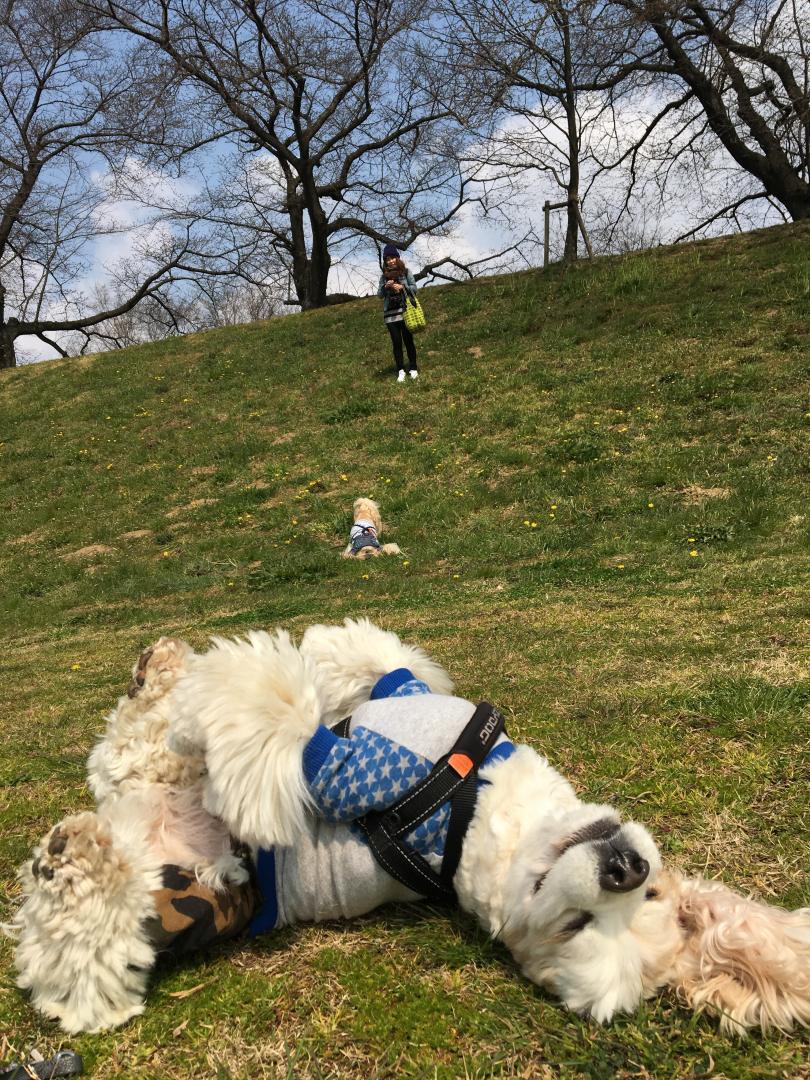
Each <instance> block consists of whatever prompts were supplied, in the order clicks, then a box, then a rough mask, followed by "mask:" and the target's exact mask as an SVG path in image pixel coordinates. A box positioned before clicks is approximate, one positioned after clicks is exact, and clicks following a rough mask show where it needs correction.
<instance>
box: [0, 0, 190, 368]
mask: <svg viewBox="0 0 810 1080" xmlns="http://www.w3.org/2000/svg"><path fill="white" fill-rule="evenodd" d="M172 78H173V76H172V74H171V72H168V71H167V70H163V69H161V68H159V67H158V66H157V65H156V64H155V63H154V62H153V61H152V60H151V59H150V58H148V57H145V56H143V55H138V54H137V53H135V52H126V51H125V50H124V49H122V48H121V46H120V44H117V43H114V42H113V41H112V40H111V37H110V32H109V29H108V27H107V26H106V25H105V24H104V23H103V22H100V21H99V20H98V18H97V17H94V16H91V15H89V14H88V13H87V11H86V10H83V9H81V8H80V7H79V6H78V5H77V4H76V3H74V2H73V0H14V2H13V3H11V2H9V3H7V4H6V7H5V11H4V13H3V17H2V20H1V21H0V367H13V366H14V365H15V363H16V353H15V341H17V339H19V338H20V337H25V336H29V335H33V336H36V337H38V338H39V339H41V340H42V341H43V342H45V343H46V344H48V345H49V346H51V347H52V348H53V349H55V350H56V351H57V352H59V353H61V354H63V355H65V354H67V349H66V347H65V345H64V344H63V343H62V341H63V338H62V335H64V334H67V333H71V332H72V333H75V334H77V335H79V336H80V338H81V340H82V342H83V343H84V344H85V345H86V344H87V343H88V342H89V340H90V338H91V336H92V335H93V334H94V332H95V331H96V329H97V328H99V327H101V325H102V324H103V323H104V322H105V321H108V320H109V319H111V318H115V317H118V316H121V315H123V314H124V313H125V312H128V311H130V310H131V309H132V308H134V307H135V306H136V305H137V304H138V303H140V302H142V301H143V300H145V299H146V298H149V297H152V298H154V299H155V302H157V300H158V298H159V297H160V296H161V295H162V294H163V293H164V291H165V290H166V289H167V287H168V286H169V285H170V284H171V283H173V282H175V283H176V282H179V281H183V280H186V279H188V278H189V276H190V275H191V274H192V273H193V272H194V271H195V270H197V269H199V268H200V266H202V265H203V264H204V262H205V260H206V259H208V258H209V257H210V255H211V246H210V242H209V241H208V240H206V238H205V236H203V234H202V233H201V232H200V228H199V227H198V226H197V225H196V224H195V222H194V221H193V220H192V219H191V218H190V217H187V218H186V220H184V221H182V222H180V224H179V227H178V228H176V229H174V230H173V231H170V230H169V229H168V227H167V225H166V223H165V222H164V223H161V222H160V221H159V220H158V219H157V218H156V217H155V215H151V216H150V217H149V218H148V220H147V221H145V222H144V221H142V222H141V228H140V230H138V229H136V230H135V235H134V236H133V233H132V227H131V222H125V221H123V220H118V221H116V220H115V218H114V215H112V213H111V210H110V204H111V202H113V201H114V200H115V199H116V197H118V196H119V195H121V194H122V193H123V192H122V191H120V190H117V189H116V186H115V183H114V182H109V183H105V182H104V179H103V178H104V176H105V175H106V176H107V177H108V178H109V177H116V176H117V177H124V176H125V175H126V174H127V171H128V170H129V171H130V172H132V171H133V169H134V170H135V171H136V172H138V173H139V174H140V175H141V176H143V174H144V172H148V171H149V170H150V169H159V168H160V167H162V166H164V165H165V164H166V159H167V147H172V145H173V143H174V141H175V140H174V133H173V130H172V114H171V112H170V111H168V110H167V108H166V107H165V106H166V101H167V100H171V99H172V97H173V96H174V95H172V94H169V93H167V89H168V87H169V86H170V85H171V79H172ZM170 152H173V151H170ZM133 155H138V157H137V161H136V160H135V158H134V157H133ZM206 228H207V226H206ZM125 233H126V234H127V236H128V242H127V244H126V245H125V247H127V248H128V249H129V256H128V258H127V259H126V260H124V261H121V260H119V262H118V263H117V270H116V271H115V273H114V275H113V278H112V282H113V285H114V289H115V299H114V301H112V302H111V305H112V306H109V305H105V303H104V302H102V303H101V304H100V306H99V304H98V303H96V304H94V303H93V302H92V297H89V296H87V295H85V293H84V291H83V290H82V288H81V286H80V282H81V280H82V278H83V277H84V276H85V275H86V274H87V272H88V270H89V269H90V265H91V259H92V249H93V244H94V243H95V242H97V241H98V240H99V238H103V237H114V236H118V237H123V234H125ZM138 233H140V236H139V235H138ZM206 235H207V236H208V237H209V239H210V232H209V233H208V234H206ZM122 242H123V241H122ZM88 291H90V292H92V289H89V290H88ZM108 295H112V294H111V293H110V294H108ZM96 299H98V298H96ZM53 335H57V336H53Z"/></svg>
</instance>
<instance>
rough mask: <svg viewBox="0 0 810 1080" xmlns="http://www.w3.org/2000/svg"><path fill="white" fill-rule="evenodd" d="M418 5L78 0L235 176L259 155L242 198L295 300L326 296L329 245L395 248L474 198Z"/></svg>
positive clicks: (383, 0)
mask: <svg viewBox="0 0 810 1080" xmlns="http://www.w3.org/2000/svg"><path fill="white" fill-rule="evenodd" d="M430 2H431V0H410V2H407V3H406V2H404V0H329V2H328V3H326V2H324V0H283V2H281V0H144V2H138V3H137V4H136V3H133V2H130V0H85V3H88V4H89V5H90V6H91V9H92V10H93V11H94V12H95V13H96V14H97V15H99V16H101V15H103V16H107V17H109V18H111V19H113V20H115V22H116V23H117V24H118V25H119V26H121V27H124V28H126V29H128V30H129V31H130V32H131V33H133V34H135V35H137V36H138V37H139V38H140V39H141V40H142V41H145V42H147V43H149V44H150V45H151V46H153V47H154V48H155V49H157V50H160V51H161V52H162V53H164V54H165V55H166V56H168V57H170V58H171V60H172V62H173V63H174V64H175V65H176V69H177V71H178V72H179V73H181V75H182V76H183V77H184V78H185V79H186V80H187V85H193V86H194V87H196V89H197V91H198V93H199V95H200V103H201V104H200V107H201V108H202V107H205V108H207V109H208V110H209V117H210V120H211V123H212V126H213V129H214V130H216V131H217V132H220V133H223V134H230V135H231V136H232V137H233V138H234V140H235V141H236V143H237V144H238V146H239V148H240V149H241V152H242V166H243V171H244V172H245V174H246V175H247V176H250V175H251V172H252V162H251V161H250V157H251V155H252V154H255V152H256V151H263V152H264V153H265V154H266V155H269V157H270V158H271V159H272V162H273V167H274V170H275V173H274V176H273V184H272V185H270V186H268V185H265V186H264V188H263V189H262V190H259V189H258V188H254V191H253V196H254V198H255V199H258V200H260V201H261V203H262V206H261V219H262V228H263V230H264V234H265V236H266V238H267V240H268V242H270V243H272V245H273V246H274V247H275V249H276V251H277V253H278V254H279V255H280V257H282V258H283V259H284V260H285V261H286V263H287V264H288V266H289V268H290V271H291V274H292V279H293V282H294V285H295V291H296V296H297V299H298V302H299V303H300V305H301V307H303V308H308V307H313V306H319V305H321V304H323V303H325V302H326V296H327V280H328V275H329V268H330V265H331V262H332V258H333V255H334V254H335V252H336V251H337V252H339V250H340V247H341V244H343V243H351V242H352V238H354V237H356V236H357V235H358V234H360V235H363V236H365V237H368V238H371V239H372V240H374V241H375V242H376V243H378V244H383V243H387V242H393V243H396V244H398V245H399V246H400V247H402V248H406V247H408V246H409V245H410V244H411V243H413V241H414V240H415V239H416V238H417V237H419V236H422V235H425V234H435V233H438V232H441V230H443V229H446V228H447V227H448V225H449V223H450V222H451V221H452V219H453V216H454V214H455V213H456V211H457V210H458V209H459V207H460V206H461V205H463V204H464V203H465V202H466V201H467V200H469V199H471V198H474V197H475V196H474V194H473V189H474V182H473V178H472V177H471V176H469V175H467V174H465V172H464V171H463V169H462V168H461V166H460V161H461V157H462V156H461V154H460V153H459V148H460V143H461V142H462V140H463V138H464V131H463V128H462V126H461V125H460V124H459V122H458V120H459V119H460V114H461V110H462V107H463V104H464V103H463V102H461V101H449V102H448V100H447V97H446V95H444V96H443V95H440V94H439V92H438V91H439V89H440V87H439V77H438V74H437V72H436V69H435V68H434V67H433V66H432V65H431V62H430V56H429V54H428V53H427V51H426V50H425V48H424V47H421V48H420V46H419V35H418V34H417V28H418V27H419V25H420V23H421V22H423V21H429V18H430V7H429V3H430Z"/></svg>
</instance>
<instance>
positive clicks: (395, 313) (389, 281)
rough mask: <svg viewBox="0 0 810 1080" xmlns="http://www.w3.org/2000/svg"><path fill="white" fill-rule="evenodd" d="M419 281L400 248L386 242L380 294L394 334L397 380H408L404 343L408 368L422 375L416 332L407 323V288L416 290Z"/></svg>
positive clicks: (392, 341)
mask: <svg viewBox="0 0 810 1080" xmlns="http://www.w3.org/2000/svg"><path fill="white" fill-rule="evenodd" d="M415 289H416V281H415V279H414V276H413V274H412V273H411V272H410V270H409V269H408V267H407V266H406V265H405V263H404V262H403V261H402V259H401V258H400V255H399V251H398V250H397V249H396V248H395V247H394V245H393V244H386V245H385V247H384V248H383V272H382V274H381V275H380V285H379V288H378V289H377V296H381V297H383V299H384V301H385V302H384V304H383V320H384V322H385V325H386V326H387V327H388V333H389V334H390V335H391V344H392V345H393V346H394V360H395V361H396V365H397V382H404V381H405V365H404V363H403V358H402V345H403V342H404V344H405V351H406V352H407V354H408V367H409V370H410V374H411V378H412V379H415V378H416V377H417V376H418V375H419V368H418V367H417V364H416V344H415V342H414V340H413V334H412V333H411V332H410V330H409V329H408V327H407V326H406V325H405V322H404V314H405V297H406V290H410V291H411V292H414V291H415Z"/></svg>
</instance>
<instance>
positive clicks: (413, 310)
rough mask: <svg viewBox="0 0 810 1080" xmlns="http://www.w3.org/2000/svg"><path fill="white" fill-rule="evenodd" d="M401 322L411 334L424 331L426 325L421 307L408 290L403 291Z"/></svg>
mask: <svg viewBox="0 0 810 1080" xmlns="http://www.w3.org/2000/svg"><path fill="white" fill-rule="evenodd" d="M402 320H403V322H404V323H405V325H406V326H407V328H408V329H409V330H410V332H411V333H412V334H415V333H416V332H417V331H418V330H424V328H425V325H426V323H427V320H426V319H425V313H424V311H423V310H422V305H421V304H420V303H419V301H418V300H417V298H416V297H415V296H414V294H413V293H412V292H411V291H410V289H406V291H405V311H404V313H403V315H402Z"/></svg>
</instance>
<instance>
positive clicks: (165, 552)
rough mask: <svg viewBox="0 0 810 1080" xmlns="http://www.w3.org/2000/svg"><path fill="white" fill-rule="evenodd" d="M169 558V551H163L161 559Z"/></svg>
mask: <svg viewBox="0 0 810 1080" xmlns="http://www.w3.org/2000/svg"><path fill="white" fill-rule="evenodd" d="M170 556H171V552H170V551H164V552H163V558H164V559H168V558H169V557H170Z"/></svg>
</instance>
